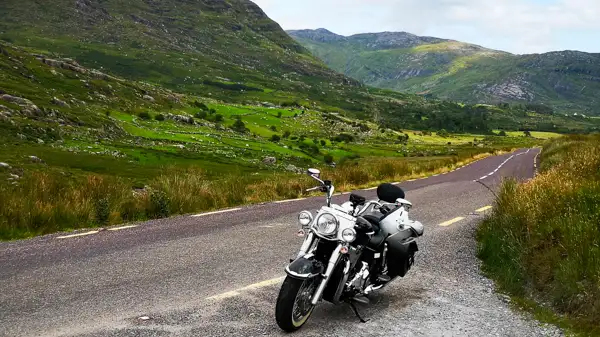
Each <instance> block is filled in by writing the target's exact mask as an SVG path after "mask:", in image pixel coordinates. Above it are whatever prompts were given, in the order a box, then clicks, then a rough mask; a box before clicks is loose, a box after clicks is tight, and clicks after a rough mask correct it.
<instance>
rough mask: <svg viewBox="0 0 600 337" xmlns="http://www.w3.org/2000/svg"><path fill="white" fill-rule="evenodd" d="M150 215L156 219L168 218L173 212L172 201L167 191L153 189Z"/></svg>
mask: <svg viewBox="0 0 600 337" xmlns="http://www.w3.org/2000/svg"><path fill="white" fill-rule="evenodd" d="M149 206H150V207H149V209H148V216H150V217H151V218H154V219H160V218H166V217H168V216H169V215H170V214H171V209H170V201H169V197H168V196H167V193H165V192H164V191H160V190H153V191H152V192H151V193H150V205H149Z"/></svg>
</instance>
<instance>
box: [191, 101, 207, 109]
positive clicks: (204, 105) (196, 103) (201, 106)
mask: <svg viewBox="0 0 600 337" xmlns="http://www.w3.org/2000/svg"><path fill="white" fill-rule="evenodd" d="M194 106H195V107H196V108H200V109H202V110H208V107H207V106H206V104H204V103H202V102H198V101H195V102H194Z"/></svg>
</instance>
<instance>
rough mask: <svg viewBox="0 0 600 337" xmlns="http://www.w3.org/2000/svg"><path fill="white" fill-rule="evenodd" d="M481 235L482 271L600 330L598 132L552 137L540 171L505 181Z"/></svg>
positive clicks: (579, 324) (512, 290) (520, 293)
mask: <svg viewBox="0 0 600 337" xmlns="http://www.w3.org/2000/svg"><path fill="white" fill-rule="evenodd" d="M478 238H479V241H480V250H479V255H480V257H481V258H482V260H483V261H484V266H485V270H486V271H487V272H488V273H489V274H490V275H491V276H492V277H494V278H495V279H497V280H498V283H499V285H500V286H501V287H502V288H503V289H504V290H506V291H508V292H510V293H512V294H515V295H518V296H523V297H527V295H530V294H532V295H533V297H534V298H537V299H539V300H541V301H543V302H544V303H550V304H551V306H552V307H553V308H554V309H555V310H556V311H557V312H559V313H563V314H567V315H568V317H569V318H570V319H571V322H574V323H573V324H571V325H572V326H574V327H575V328H576V329H579V330H581V331H585V332H586V334H587V333H588V332H589V331H592V333H600V137H597V136H589V137H580V136H575V137H568V138H561V139H558V140H554V141H552V142H551V143H549V144H548V145H547V146H546V147H545V149H544V154H543V156H542V173H541V174H540V175H539V176H538V177H537V178H536V179H534V180H531V181H529V182H527V183H524V184H517V183H516V182H514V181H509V182H506V183H505V184H504V186H503V189H502V191H501V193H500V197H499V201H498V203H497V205H496V208H495V210H494V213H493V215H492V216H491V217H490V218H489V219H487V220H486V221H485V222H484V223H483V225H482V226H481V227H480V229H479V232H478Z"/></svg>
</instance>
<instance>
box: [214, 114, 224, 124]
mask: <svg viewBox="0 0 600 337" xmlns="http://www.w3.org/2000/svg"><path fill="white" fill-rule="evenodd" d="M224 120H225V117H223V115H221V114H216V115H215V122H217V123H220V122H222V121H224Z"/></svg>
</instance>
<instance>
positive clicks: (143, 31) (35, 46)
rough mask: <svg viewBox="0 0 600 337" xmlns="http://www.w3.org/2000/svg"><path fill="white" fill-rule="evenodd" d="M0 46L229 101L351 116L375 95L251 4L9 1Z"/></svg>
mask: <svg viewBox="0 0 600 337" xmlns="http://www.w3.org/2000/svg"><path fill="white" fill-rule="evenodd" d="M0 39H2V40H4V41H7V42H10V43H12V44H14V45H19V46H23V47H27V48H29V49H30V50H32V51H34V52H35V51H37V52H39V53H44V54H49V55H51V56H52V55H54V56H55V57H59V56H60V57H68V58H72V59H74V60H76V61H77V62H78V63H79V64H81V65H83V66H85V67H89V68H95V69H100V70H105V71H107V72H110V73H113V74H116V75H118V76H122V77H124V78H126V79H128V80H138V81H147V82H149V83H156V84H159V85H162V86H165V87H167V88H169V89H173V90H178V91H181V92H186V93H194V94H197V95H200V96H210V97H212V98H218V99H223V100H228V101H243V100H251V101H260V102H262V101H271V102H280V101H286V100H287V101H295V100H297V99H301V100H302V101H317V102H319V103H321V104H322V105H323V106H337V107H343V108H346V109H352V108H353V107H354V106H356V105H357V104H352V105H351V104H349V103H348V102H347V100H358V99H360V95H361V94H360V93H361V92H364V93H365V95H367V94H366V91H365V90H364V88H362V85H361V84H360V83H358V82H357V81H355V80H352V79H350V78H348V77H346V76H344V75H342V74H340V73H337V72H335V71H333V70H331V69H329V68H327V67H326V66H325V65H324V64H323V63H322V62H321V61H320V60H318V59H316V58H314V57H313V56H312V55H311V54H310V53H309V52H308V51H307V50H306V49H305V48H304V47H302V46H301V45H299V44H298V43H297V42H295V41H294V40H293V39H292V38H290V37H289V36H288V35H287V34H286V33H285V31H283V30H282V29H281V27H280V26H279V25H278V24H277V23H276V22H274V21H272V20H271V19H269V18H268V17H267V16H266V15H265V13H264V12H263V11H262V10H261V9H260V8H259V7H258V6H257V5H255V4H254V3H253V2H251V1H247V0H227V1H225V0H185V1H184V0H161V1H158V0H130V1H122V0H53V1H36V0H18V1H17V0H4V1H3V2H2V10H1V11H0ZM357 93H358V95H357ZM367 96H368V95H367ZM357 97H358V98H357Z"/></svg>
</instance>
